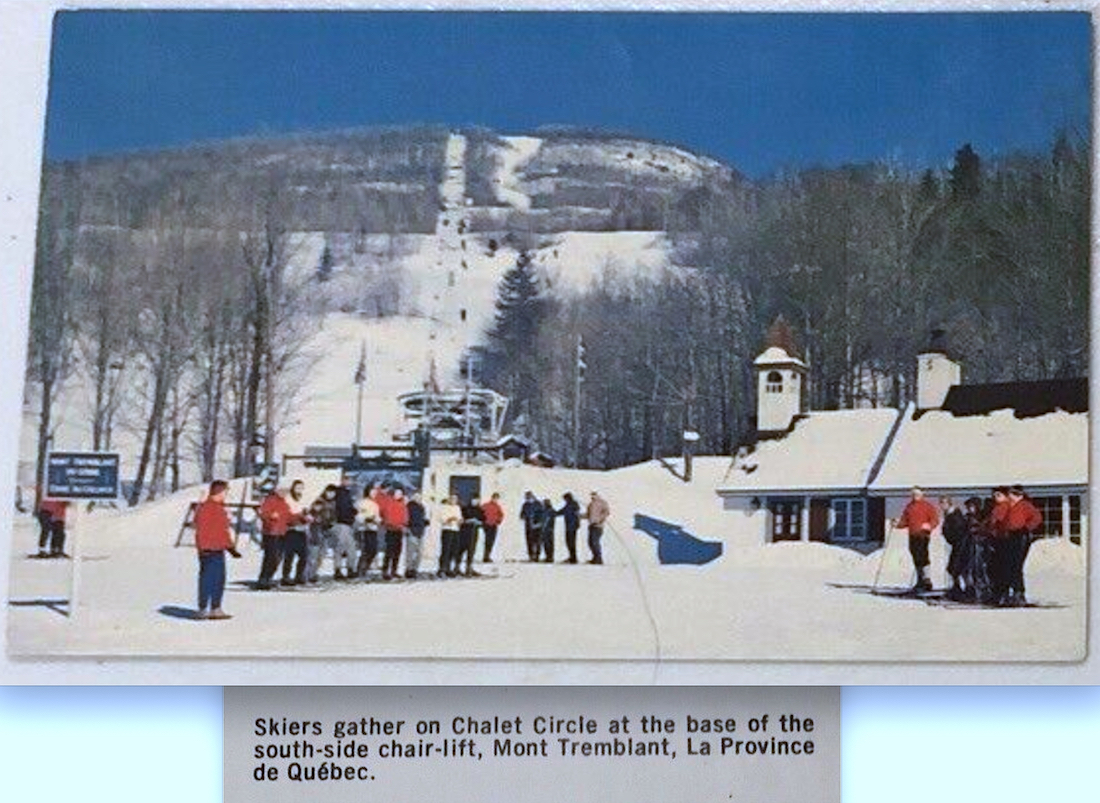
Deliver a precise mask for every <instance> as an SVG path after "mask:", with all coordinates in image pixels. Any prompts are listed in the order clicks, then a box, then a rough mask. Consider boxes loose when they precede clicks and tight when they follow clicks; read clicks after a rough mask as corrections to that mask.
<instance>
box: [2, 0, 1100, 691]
mask: <svg viewBox="0 0 1100 803" xmlns="http://www.w3.org/2000/svg"><path fill="white" fill-rule="evenodd" d="M1097 5H1098V3H1097V2H1090V3H1059V2H1012V3H1003V4H996V5H992V4H989V3H982V2H964V1H960V0H948V1H947V2H911V1H910V2H905V1H904V0H898V1H897V2H891V1H890V0H877V2H869V3H862V4H858V5H857V4H854V3H853V2H852V0H847V2H843V1H835V0H834V1H833V2H829V1H828V0H823V1H821V2H807V1H806V0H802V1H801V2H798V1H796V2H783V3H781V2H775V1H774V0H772V1H771V2H768V1H767V0H744V1H742V2H729V0H727V1H726V2H723V1H722V0H715V1H714V2H705V1H703V0H664V2H644V3H638V2H627V1H625V0H601V1H600V2H592V1H591V0H586V1H585V2H583V6H584V8H585V9H586V10H601V11H612V10H618V11H670V12H671V11H712V12H716V11H730V10H742V11H796V10H797V11H899V12H900V11H990V10H996V11H998V12H1005V11H1032V10H1034V11H1087V12H1089V13H1090V14H1092V17H1093V25H1094V28H1095V20H1096V7H1097ZM77 8H88V9H92V8H101V9H112V8H114V9H123V8H126V9H141V8H145V9H187V8H192V9H194V8H202V9H211V10H213V9H226V10H228V9H249V10H260V9H271V10H278V9H286V10H289V9H309V10H324V9H331V10H353V9H360V10H370V9H388V10H399V9H400V10H415V9H420V10H426V9H433V10H473V9H485V10H490V9H492V10H570V11H576V10H578V9H577V7H576V6H574V5H572V4H570V3H569V2H568V0H557V2H554V1H553V0H551V1H550V2H547V0H508V2H503V3H501V2H498V3H486V2H479V1H478V0H436V2H432V3H427V2H407V1H406V2H384V1H383V2H362V3H361V2H328V1H326V0H319V1H317V2H310V1H309V0H298V1H297V2H294V1H293V0H283V1H282V2H280V1H279V0H260V1H259V2H251V1H250V0H236V2H234V1H233V0H159V2H142V1H141V0H114V2H89V1H87V0H75V1H74V2H65V3H62V2H57V0H0V87H3V91H2V92H0V120H2V121H4V124H3V125H2V126H0V299H2V302H0V303H2V306H0V310H2V311H0V343H2V344H4V347H3V349H2V351H0V377H5V378H6V379H7V381H4V382H0V455H5V456H6V459H4V460H0V489H10V488H13V487H14V486H15V470H16V454H17V452H18V441H19V426H20V422H21V414H20V413H21V401H22V392H23V382H22V380H23V376H24V370H25V355H26V344H27V328H28V327H27V323H28V315H29V310H30V287H31V267H32V265H33V263H34V241H35V223H36V207H37V202H38V190H39V175H40V168H41V161H42V142H43V132H44V130H45V108H46V93H47V77H48V65H49V46H50V26H51V20H52V16H53V13H54V11H56V10H59V9H77ZM1093 52H1094V57H1093V98H1094V102H1093V175H1094V176H1096V175H1098V171H1097V165H1098V164H1100V162H1098V160H1097V155H1096V154H1097V152H1096V139H1097V135H1096V131H1097V126H1096V122H1097V115H1096V104H1095V93H1096V86H1097V84H1098V83H1100V82H1098V80H1097V78H1098V75H1100V72H1098V70H1097V59H1096V55H1095V54H1096V38H1095V33H1094V37H1093ZM1094 181H1095V180H1094ZM1097 210H1098V204H1097V203H1096V202H1095V187H1094V202H1093V211H1092V221H1093V259H1094V264H1095V256H1096V252H1097V242H1098V240H1097V232H1098V231H1100V226H1098V225H1097V224H1098V222H1100V214H1098V211H1097ZM1094 272H1095V271H1094ZM1091 300H1092V304H1091V329H1092V331H1091V337H1092V340H1091V342H1092V356H1093V370H1092V371H1091V375H1092V376H1091V381H1090V395H1091V397H1092V398H1093V399H1096V398H1100V396H1098V394H1097V391H1098V389H1100V381H1098V379H1097V372H1096V356H1097V349H1098V347H1100V337H1098V332H1097V330H1098V326H1097V317H1098V316H1097V312H1098V309H1100V304H1098V300H1100V282H1097V281H1096V280H1095V275H1094V280H1093V283H1092V299H1091ZM1097 430H1098V428H1097V427H1095V426H1094V427H1091V428H1090V432H1091V438H1092V446H1093V449H1092V452H1091V453H1092V454H1093V455H1095V454H1096V448H1095V447H1096V444H1097V440H1098V432H1097ZM1090 485H1091V487H1090V490H1091V494H1090V498H1091V499H1094V500H1095V499H1098V498H1100V497H1098V496H1097V493H1096V491H1097V486H1098V483H1097V472H1096V466H1095V464H1093V465H1092V466H1091V471H1090ZM11 526H12V509H11V506H10V505H0V533H5V534H6V533H9V532H10V530H11ZM1098 540H1100V539H1097V538H1093V537H1090V538H1089V539H1088V548H1089V555H1088V561H1089V563H1088V565H1089V567H1090V571H1089V612H1088V619H1087V621H1088V625H1087V631H1088V632H1087V638H1088V645H1089V655H1088V658H1087V659H1086V660H1085V661H1083V662H1081V663H1074V664H1043V663H1027V664H1003V663H990V664H975V663H945V662H929V663H894V662H887V663H859V662H784V661H776V662H761V661H736V662H734V661H729V662H725V661H722V662H715V661H705V662H688V661H675V662H671V661H669V662H662V663H659V664H655V663H653V662H651V661H645V660H636V661H635V660H631V661H518V660H493V661H452V660H425V659H420V660H385V661H381V660H370V659H346V660H334V659H328V658H326V659H314V658H295V659H274V658H270V659H269V658H263V659H255V658H252V659H234V658H225V659H214V658H49V659H22V658H16V659H13V658H11V657H9V656H8V655H7V654H6V653H4V652H0V682H2V683H8V684H163V685H179V684H212V685H226V684H228V685H254V684H262V685H269V684H270V685H275V684H277V685H298V684H301V685H340V684H349V685H360V684H373V685H387V684H392V683H400V684H402V685H410V684H411V685H449V684H478V685H480V684H493V685H497V684H499V685H505V684H562V683H565V684H607V685H633V684H652V683H658V684H670V685H696V684H728V685H772V684H781V685H896V684H957V685H969V684H1026V685H1032V684H1096V683H1100V657H1098V656H1097V652H1098V648H1097V645H1098V644H1100V625H1098V620H1097V617H1096V615H1095V601H1096V600H1098V599H1100V572H1097V571H1096V570H1095V568H1094V567H1095V565H1096V558H1097V541H1098ZM6 544H7V540H6V539H4V546H0V599H4V600H6V599H7V587H8V582H9V561H10V549H8V547H7V546H6ZM8 610H9V609H8V607H7V606H6V605H4V606H3V607H2V612H0V629H2V630H3V631H4V632H6V626H7V615H8Z"/></svg>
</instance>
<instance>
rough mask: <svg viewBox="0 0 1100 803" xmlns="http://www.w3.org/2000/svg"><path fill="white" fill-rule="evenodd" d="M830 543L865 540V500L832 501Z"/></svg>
mask: <svg viewBox="0 0 1100 803" xmlns="http://www.w3.org/2000/svg"><path fill="white" fill-rule="evenodd" d="M830 540H832V541H866V540H867V500H866V499H834V500H833V529H832V538H831V539H830Z"/></svg>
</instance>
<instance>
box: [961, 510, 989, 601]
mask: <svg viewBox="0 0 1100 803" xmlns="http://www.w3.org/2000/svg"><path fill="white" fill-rule="evenodd" d="M964 506H965V508H966V513H965V516H966V532H967V538H968V540H969V541H970V593H969V595H968V599H969V600H970V601H973V602H977V603H978V604H980V605H985V604H987V603H989V602H991V594H992V592H991V591H990V582H991V581H990V577H989V553H990V549H989V532H988V530H987V529H986V521H987V520H988V518H989V511H988V510H986V508H985V505H983V504H982V500H981V499H979V498H978V497H976V496H972V497H970V498H969V499H967V500H966V502H965V504H964Z"/></svg>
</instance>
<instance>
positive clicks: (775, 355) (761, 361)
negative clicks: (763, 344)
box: [752, 346, 806, 368]
mask: <svg viewBox="0 0 1100 803" xmlns="http://www.w3.org/2000/svg"><path fill="white" fill-rule="evenodd" d="M752 364H753V365H801V366H802V367H803V368H805V367H806V363H804V362H802V360H800V359H798V358H797V357H792V356H791V355H790V354H788V353H787V351H786V349H782V348H780V347H779V346H768V347H767V348H766V349H764V352H763V354H761V355H760V356H759V357H757V358H756V359H755V360H753V361H752Z"/></svg>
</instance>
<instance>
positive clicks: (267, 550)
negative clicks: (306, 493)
mask: <svg viewBox="0 0 1100 803" xmlns="http://www.w3.org/2000/svg"><path fill="white" fill-rule="evenodd" d="M286 493H287V492H286V489H284V488H276V489H275V490H274V491H272V492H271V493H270V494H268V495H267V498H266V499H264V501H263V503H262V504H261V505H260V524H261V526H262V528H263V529H262V532H263V549H264V559H263V562H262V563H261V564H260V578H259V580H257V581H256V588H257V589H259V590H261V591H266V590H268V589H269V588H271V587H272V586H274V583H273V582H272V578H273V577H274V576H275V570H276V569H278V568H279V563H280V562H281V561H282V559H283V544H284V543H285V542H286V533H287V530H288V529H290V525H291V519H292V518H293V516H294V514H293V512H292V511H291V509H290V505H289V504H288V503H287V501H286Z"/></svg>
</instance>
